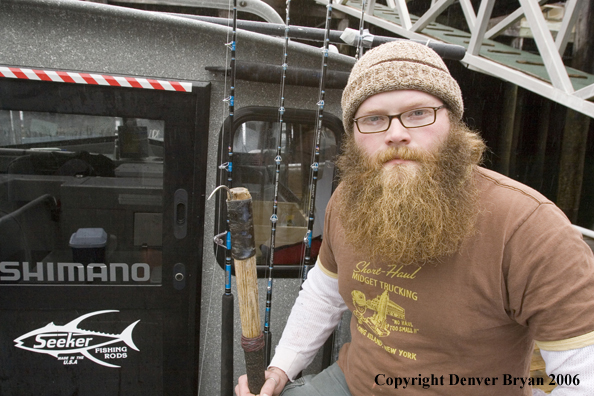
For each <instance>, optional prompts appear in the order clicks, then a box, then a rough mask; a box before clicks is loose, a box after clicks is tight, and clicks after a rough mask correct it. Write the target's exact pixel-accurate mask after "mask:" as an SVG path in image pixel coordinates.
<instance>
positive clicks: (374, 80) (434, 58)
mask: <svg viewBox="0 0 594 396" xmlns="http://www.w3.org/2000/svg"><path fill="white" fill-rule="evenodd" d="M405 89H410V90H416V91H422V92H426V93H428V94H431V95H433V96H435V97H437V98H439V99H441V100H443V101H444V103H445V104H446V105H447V107H448V109H449V110H450V111H451V112H452V113H453V114H454V115H455V116H456V117H457V118H458V119H461V118H462V114H463V112H464V104H463V102H462V93H461V91H460V86H459V85H458V83H457V82H456V80H454V78H453V77H452V75H451V74H450V72H449V70H448V68H447V67H446V65H445V63H444V62H443V60H442V59H441V57H440V56H439V55H437V53H436V52H435V51H433V50H432V49H431V48H429V47H427V46H426V45H423V44H419V43H416V42H413V41H410V40H397V41H391V42H389V43H386V44H382V45H380V46H378V47H376V48H373V49H372V50H370V51H368V52H367V53H366V54H365V55H363V56H362V57H361V58H360V59H359V60H358V61H357V63H355V66H353V70H351V74H350V76H349V80H348V83H347V86H346V87H345V89H344V91H343V93H342V103H341V104H342V122H343V125H344V129H345V131H346V132H347V133H353V124H354V122H353V117H354V116H355V113H356V112H357V109H358V108H359V106H360V105H361V103H363V102H364V101H365V99H367V98H369V97H370V96H373V95H375V94H378V93H382V92H388V91H395V90H405Z"/></svg>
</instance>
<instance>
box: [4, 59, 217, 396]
mask: <svg viewBox="0 0 594 396" xmlns="http://www.w3.org/2000/svg"><path fill="white" fill-rule="evenodd" d="M5 69H7V68H5ZM8 70H9V71H11V70H12V72H13V73H12V74H13V76H12V77H13V78H0V378H1V380H0V394H1V395H3V396H26V395H35V396H41V395H52V396H55V395H84V396H93V395H97V396H107V395H126V396H131V395H139V396H140V395H142V396H146V395H178V396H182V395H196V394H197V382H198V381H197V373H198V371H199V367H198V340H199V329H200V326H199V318H200V312H199V311H200V285H201V266H202V263H201V258H202V249H203V246H202V241H203V231H204V230H203V225H204V203H205V177H206V175H205V173H206V158H207V155H206V153H207V141H208V117H209V114H208V109H209V97H210V86H209V85H208V84H207V83H168V82H157V81H154V80H147V79H141V78H136V79H133V78H127V79H126V80H125V81H124V79H122V78H121V77H115V78H114V77H111V79H110V78H109V77H106V76H96V75H90V74H82V73H79V74H76V73H70V74H68V75H67V74H65V73H61V74H60V73H54V74H52V75H53V76H58V75H59V76H62V77H63V79H64V80H65V81H67V82H52V81H32V80H30V78H31V75H32V74H31V73H38V74H39V73H42V72H39V71H36V72H32V71H29V72H31V73H29V74H27V72H23V71H21V72H19V70H17V69H14V68H12V69H8ZM4 74H5V75H7V73H4ZM48 75H50V73H47V74H45V76H48ZM28 78H29V80H28ZM41 79H42V80H44V79H45V80H49V79H50V78H43V76H42V77H41ZM52 79H53V80H55V79H56V78H54V77H52ZM93 79H94V80H93ZM118 79H119V80H118ZM91 80H93V81H91ZM77 81H78V82H81V83H76V82H77ZM114 81H119V82H120V83H119V84H121V85H126V86H127V87H114V86H107V84H112V85H113V84H115V85H118V84H116V83H114ZM94 84H102V85H94ZM143 87H145V88H143ZM147 88H149V89H147Z"/></svg>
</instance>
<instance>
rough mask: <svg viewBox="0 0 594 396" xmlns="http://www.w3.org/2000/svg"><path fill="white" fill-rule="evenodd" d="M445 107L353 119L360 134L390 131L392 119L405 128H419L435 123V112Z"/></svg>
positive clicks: (421, 108)
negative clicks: (395, 119) (396, 119)
mask: <svg viewBox="0 0 594 396" xmlns="http://www.w3.org/2000/svg"><path fill="white" fill-rule="evenodd" d="M444 107H445V105H441V106H439V107H420V108H418V109H413V110H409V111H405V112H404V113H400V114H396V115H380V114H376V115H368V116H363V117H359V118H354V119H353V121H355V124H357V129H359V132H361V133H379V132H385V131H387V130H388V129H390V125H392V119H393V118H398V121H400V123H401V124H402V126H403V127H405V128H420V127H424V126H427V125H431V124H433V123H435V120H436V119H437V111H438V110H440V109H443V108H444Z"/></svg>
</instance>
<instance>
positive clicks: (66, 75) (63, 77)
mask: <svg viewBox="0 0 594 396" xmlns="http://www.w3.org/2000/svg"><path fill="white" fill-rule="evenodd" d="M0 77H8V78H19V79H23V80H38V81H54V82H65V83H74V84H90V85H109V86H112V87H128V88H144V89H158V90H162V91H178V92H192V83H188V82H178V81H164V80H153V79H150V78H138V77H115V76H106V75H101V74H91V73H73V72H63V71H49V70H35V69H22V68H18V67H5V66H0Z"/></svg>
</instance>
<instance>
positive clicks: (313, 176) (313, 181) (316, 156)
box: [301, 0, 332, 283]
mask: <svg viewBox="0 0 594 396" xmlns="http://www.w3.org/2000/svg"><path fill="white" fill-rule="evenodd" d="M331 19H332V0H330V1H329V2H328V5H327V6H326V31H325V33H324V46H323V48H322V73H321V76H320V89H319V93H318V94H319V96H318V102H317V106H318V109H317V111H316V128H315V134H314V147H313V155H312V164H311V169H310V179H309V211H308V216H307V233H306V234H305V238H304V242H305V254H304V257H303V265H302V267H301V282H302V283H303V281H305V279H306V278H307V273H308V272H309V270H310V268H311V267H312V263H311V243H312V234H313V225H314V221H315V206H316V187H317V182H318V170H319V167H320V142H321V136H322V121H323V120H324V99H325V95H326V73H327V71H328V52H329V50H328V46H329V43H330V38H329V37H330V22H331Z"/></svg>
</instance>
